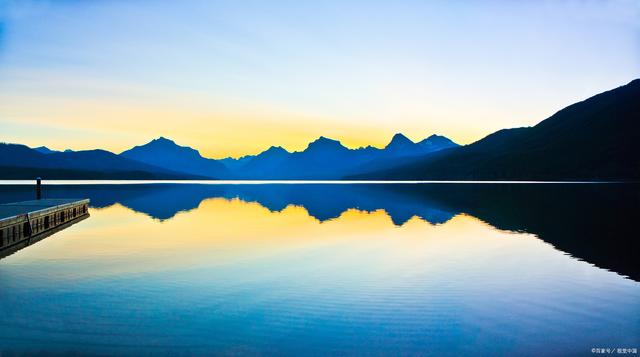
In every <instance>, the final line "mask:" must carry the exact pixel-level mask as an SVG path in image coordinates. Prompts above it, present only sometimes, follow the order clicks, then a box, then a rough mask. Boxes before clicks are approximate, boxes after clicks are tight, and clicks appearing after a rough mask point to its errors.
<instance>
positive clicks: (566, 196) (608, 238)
mask: <svg viewBox="0 0 640 357" xmlns="http://www.w3.org/2000/svg"><path fill="white" fill-rule="evenodd" d="M639 188H640V186H639V185H636V184H573V185H572V184H530V185H528V184H527V185H525V184H422V185H420V184H418V185H409V184H402V185H389V184H371V185H329V184H296V185H286V184H270V185H200V184H193V185H191V184H150V185H86V186H47V187H46V188H45V195H46V197H51V198H58V197H60V198H62V197H70V196H73V197H88V198H90V199H91V204H92V205H93V207H97V208H101V207H108V206H111V205H114V204H121V205H123V206H126V207H128V208H130V209H132V210H134V211H137V212H142V213H144V214H147V215H149V216H151V217H153V218H156V219H159V220H169V219H172V218H173V217H174V216H175V215H176V214H177V213H178V212H182V211H189V210H193V209H195V208H197V207H198V206H199V205H200V204H201V202H202V201H203V200H205V199H208V198H224V199H227V200H231V199H240V200H242V201H244V202H256V203H258V204H260V205H261V206H263V207H265V208H267V209H269V210H270V211H273V212H279V211H282V210H283V209H285V208H287V207H289V206H292V205H293V206H299V207H302V208H304V209H305V210H306V212H307V214H308V215H309V216H311V217H314V218H315V219H317V220H319V221H321V222H323V221H327V220H330V219H335V218H338V217H340V216H341V215H342V214H343V213H344V212H346V211H348V210H349V209H356V210H360V211H365V212H374V211H376V210H383V211H385V212H386V214H388V215H389V217H390V218H391V220H392V221H393V223H394V224H395V225H398V226H401V225H403V224H405V223H406V222H407V221H409V220H410V219H411V218H412V217H419V218H421V219H423V220H424V221H427V222H429V223H431V224H441V223H445V222H447V221H448V220H450V219H452V218H453V217H455V216H456V215H459V214H463V213H464V214H469V215H472V216H474V217H477V218H479V219H480V220H482V221H485V222H487V223H488V224H490V225H491V226H493V227H495V228H498V229H501V230H508V231H516V232H527V233H532V234H535V235H536V236H538V237H539V238H540V239H542V240H544V241H546V242H548V243H551V244H552V245H554V246H555V247H556V248H558V249H559V250H562V251H565V252H567V253H569V254H571V255H572V256H574V257H577V258H580V259H584V260H586V261H588V262H590V263H592V264H595V265H597V266H599V267H601V268H606V269H610V270H613V271H616V272H618V273H620V274H623V275H626V276H629V277H631V278H633V279H635V280H640V266H638V264H637V254H638V252H639V251H640V250H639V249H638V248H639V246H640V243H639V242H638V240H637V239H633V237H635V236H637V230H638V227H637V222H640V189H639ZM31 196H32V188H31V187H28V186H0V203H3V202H10V201H18V200H23V199H27V198H30V197H31Z"/></svg>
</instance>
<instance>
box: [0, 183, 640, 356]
mask: <svg viewBox="0 0 640 357" xmlns="http://www.w3.org/2000/svg"><path fill="white" fill-rule="evenodd" d="M32 189H33V188H32V187H28V186H6V185H5V186H0V201H1V202H10V201H18V200H23V199H31V197H32ZM639 192H640V191H639V190H638V186H636V185H621V184H617V185H604V184H603V185H561V184H557V185H555V184H554V185H510V184H485V185H459V184H424V185H322V184H317V185H209V184H200V185H195V184H194V185H191V184H189V185H186V184H144V185H82V186H74V185H61V186H47V187H46V190H45V197H78V198H81V197H82V198H84V197H88V198H90V199H91V200H92V208H91V209H90V213H91V217H90V218H88V219H86V220H84V221H82V222H79V223H77V224H75V225H73V226H71V227H70V228H68V229H66V230H63V231H61V232H59V233H57V234H55V235H53V236H51V237H49V238H46V239H45V240H43V241H41V242H39V243H37V244H35V245H32V246H30V247H27V248H25V249H23V250H21V251H19V252H17V253H15V254H13V255H10V256H8V257H6V258H4V259H2V260H0V351H2V352H5V353H8V352H16V353H41V352H51V353H70V352H74V351H82V352H84V353H95V354H128V355H141V354H154V355H155V354H180V353H183V354H198V355H203V354H216V353H217V354H290V355H301V354H304V355H308V354H354V355H362V354H405V355H406V354H409V355H426V354H449V355H460V354H467V353H468V354H471V353H477V354H481V355H519V356H520V355H572V354H576V355H590V354H591V349H592V348H596V347H599V348H611V347H616V348H617V347H619V348H633V347H635V348H640V283H638V281H639V280H640V273H639V271H640V267H638V263H637V262H638V230H637V224H638V222H640V220H639V219H638V218H640V217H639V213H638V212H640V195H639Z"/></svg>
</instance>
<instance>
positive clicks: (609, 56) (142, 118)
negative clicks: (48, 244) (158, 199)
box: [0, 0, 640, 157]
mask: <svg viewBox="0 0 640 357" xmlns="http://www.w3.org/2000/svg"><path fill="white" fill-rule="evenodd" d="M0 4H1V5H0V21H1V28H0V128H2V130H1V132H2V138H0V140H3V141H10V142H20V143H25V144H27V145H32V146H34V145H41V144H44V145H48V146H51V147H54V148H59V149H62V148H66V147H71V148H74V149H84V148H93V147H103V148H107V149H111V150H113V151H116V152H118V151H120V150H124V149H125V148H127V147H129V146H132V145H135V144H140V143H143V142H146V141H148V140H150V139H151V138H153V137H157V136H160V135H164V136H168V137H172V138H175V139H176V140H177V141H178V142H179V143H182V144H185V145H191V146H194V147H196V148H199V149H201V150H202V151H203V153H204V154H206V155H207V156H211V157H224V156H228V155H233V156H238V155H242V154H248V153H255V152H258V151H261V150H263V149H266V148H267V147H268V146H270V145H272V144H274V145H284V146H285V147H287V148H289V149H291V150H299V149H303V148H304V146H305V145H306V143H307V142H308V141H310V140H313V139H314V138H315V137H318V136H320V135H325V136H330V137H334V138H336V139H340V140H342V141H343V142H344V143H345V144H346V145H348V146H352V147H354V146H361V145H366V144H373V145H376V146H381V145H384V144H385V143H386V142H387V141H388V140H389V139H390V137H391V136H392V135H393V133H395V132H404V133H405V134H407V135H408V136H409V137H410V138H412V139H414V140H419V139H421V138H423V137H426V136H428V135H430V134H432V133H438V134H442V135H446V136H448V137H450V138H452V139H454V140H456V141H458V142H460V143H469V142H473V141H475V140H477V139H480V138H481V137H483V136H485V135H487V134H489V133H491V132H493V131H495V130H498V129H500V128H504V127H517V126H526V125H533V124H535V123H537V122H538V121H540V120H542V119H544V118H546V117H548V116H549V115H551V114H553V113H554V112H555V111H557V110H559V109H561V108H562V107H564V106H566V105H568V104H571V103H572V102H575V101H578V100H581V99H584V98H586V97H588V96H591V95H593V94H596V93H598V92H601V91H604V90H607V89H611V88H613V87H616V86H619V85H622V84H625V83H627V82H629V81H631V80H632V79H633V78H637V77H639V72H640V71H639V70H640V21H639V20H640V2H636V1H535V2H513V1H469V2H458V1H316V2H312V1H150V0H132V1H123V0H113V1H108V0H104V1H100V0H94V1H29V0H26V1H6V0H0Z"/></svg>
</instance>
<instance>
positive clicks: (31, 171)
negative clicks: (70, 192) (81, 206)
mask: <svg viewBox="0 0 640 357" xmlns="http://www.w3.org/2000/svg"><path fill="white" fill-rule="evenodd" d="M0 167H2V170H0V173H1V175H2V176H1V177H2V178H4V179H32V178H34V177H37V176H41V177H45V178H49V179H92V178H100V179H194V178H202V177H197V176H194V175H188V174H184V173H180V172H177V171H173V170H168V169H165V168H161V167H156V166H152V165H147V164H144V163H141V162H137V161H133V160H129V159H126V158H123V157H120V156H118V155H116V154H114V153H111V152H108V151H105V150H85V151H65V152H53V151H52V152H50V153H46V154H43V153H42V152H40V151H37V150H35V149H31V148H29V147H27V146H24V145H19V144H0Z"/></svg>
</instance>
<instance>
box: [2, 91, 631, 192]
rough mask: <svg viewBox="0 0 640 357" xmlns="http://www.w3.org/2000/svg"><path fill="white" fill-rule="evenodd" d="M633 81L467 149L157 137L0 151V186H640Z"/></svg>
mask: <svg viewBox="0 0 640 357" xmlns="http://www.w3.org/2000/svg"><path fill="white" fill-rule="evenodd" d="M639 122H640V79H636V80H633V81H631V82H630V83H629V84H627V85H624V86H621V87H619V88H616V89H613V90H610V91H607V92H604V93H601V94H598V95H595V96H593V97H591V98H589V99H586V100H584V101H582V102H579V103H575V104H573V105H570V106H568V107H566V108H564V109H562V110H560V111H558V112H557V113H555V114H554V115H552V116H551V117H549V118H548V119H545V120H543V121H542V122H540V123H539V124H537V125H535V126H533V127H527V128H513V129H503V130H499V131H497V132H495V133H493V134H490V135H488V136H487V137H485V138H483V139H481V140H479V141H477V142H475V143H472V144H469V145H465V146H460V145H458V144H456V143H454V142H453V141H451V140H450V139H448V138H446V137H444V136H440V135H431V136H429V137H427V138H425V139H423V140H421V141H419V142H413V141H412V140H410V139H409V138H408V137H407V136H405V135H404V134H402V133H397V134H395V135H393V137H392V138H391V140H390V141H389V143H388V144H387V145H386V146H385V147H384V148H376V147H372V146H367V147H361V148H357V149H350V148H347V147H345V146H344V145H342V143H341V142H340V141H338V140H335V139H331V138H327V137H324V136H321V137H319V138H318V139H316V140H314V141H312V142H310V143H309V144H308V146H307V147H306V148H305V149H304V150H302V151H298V152H289V151H287V150H285V149H283V148H282V147H279V146H272V147H270V148H269V149H267V150H265V151H264V152H262V153H260V154H258V155H247V156H244V157H242V158H239V159H234V158H226V159H222V160H216V159H209V158H205V157H203V156H202V155H200V153H199V152H198V151H197V150H195V149H193V148H190V147H187V146H180V145H178V144H176V143H175V142H174V141H173V140H170V139H168V138H165V137H159V138H157V139H154V140H151V141H150V142H148V143H146V144H144V145H140V146H135V147H133V148H131V149H129V150H126V151H124V152H122V153H121V154H120V155H116V154H114V153H111V152H108V151H105V150H85V151H70V150H65V151H64V152H59V151H54V150H50V149H49V148H47V147H44V146H41V147H37V148H34V149H30V148H28V147H26V146H24V145H17V144H1V145H0V166H1V167H3V170H2V171H0V177H1V178H16V177H17V176H20V177H23V176H24V177H25V178H30V177H31V176H34V175H38V173H42V172H46V173H47V175H53V176H55V177H56V178H77V177H82V178H91V177H95V178H105V177H109V178H156V179H158V178H175V179H178V178H179V179H193V178H201V179H202V178H206V179H257V180H294V179H295V180H319V179H322V180H341V179H364V180H372V179H376V180H377V179H383V180H567V181H575V180H622V181H637V180H640V160H639V156H638V153H639V152H640V147H639V146H640V144H639V143H640V125H639Z"/></svg>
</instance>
